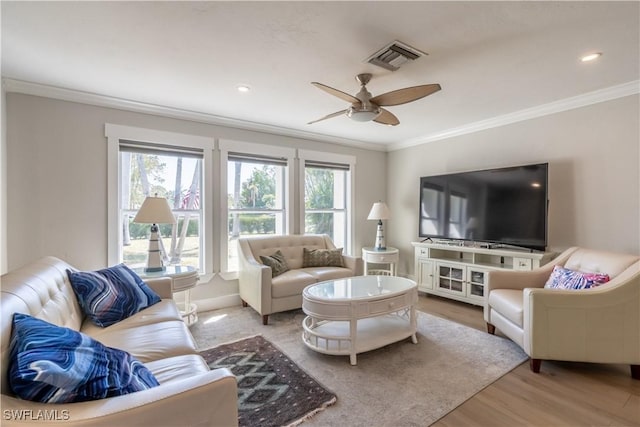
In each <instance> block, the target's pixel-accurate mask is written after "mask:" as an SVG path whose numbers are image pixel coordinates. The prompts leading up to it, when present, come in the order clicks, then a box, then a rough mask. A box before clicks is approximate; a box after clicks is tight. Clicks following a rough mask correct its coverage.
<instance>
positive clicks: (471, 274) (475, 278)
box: [466, 267, 488, 301]
mask: <svg viewBox="0 0 640 427" xmlns="http://www.w3.org/2000/svg"><path fill="white" fill-rule="evenodd" d="M487 272H488V270H485V269H482V268H477V267H467V272H466V273H467V297H469V298H471V299H474V300H480V301H481V300H483V299H484V287H485V285H486V283H487Z"/></svg>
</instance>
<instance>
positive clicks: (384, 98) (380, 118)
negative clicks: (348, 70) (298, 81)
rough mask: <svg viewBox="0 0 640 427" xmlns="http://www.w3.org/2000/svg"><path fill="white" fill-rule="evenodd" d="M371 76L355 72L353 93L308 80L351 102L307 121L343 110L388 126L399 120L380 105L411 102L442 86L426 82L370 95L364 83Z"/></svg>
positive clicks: (398, 122)
mask: <svg viewBox="0 0 640 427" xmlns="http://www.w3.org/2000/svg"><path fill="white" fill-rule="evenodd" d="M371 77H372V75H371V74H369V73H362V74H358V75H357V76H356V80H357V81H358V83H360V91H359V92H358V93H357V94H356V95H355V96H352V95H349V94H348V93H345V92H342V91H341V90H338V89H334V88H332V87H330V86H327V85H324V84H322V83H318V82H311V84H312V85H314V86H315V87H317V88H318V89H322V90H323V91H325V92H327V93H328V94H330V95H333V96H336V97H338V98H340V99H342V100H343V101H347V102H350V103H351V106H350V107H349V108H347V109H346V110H341V111H336V112H335V113H331V114H328V115H326V116H324V117H321V118H319V119H317V120H314V121H311V122H309V123H308V124H312V123H316V122H319V121H322V120H326V119H330V118H333V117H337V116H341V115H343V114H345V115H346V116H347V117H349V118H350V119H352V120H354V121H357V122H370V121H374V122H376V123H380V124H383V125H387V126H396V125H399V124H400V120H398V118H397V117H396V116H395V115H394V114H393V113H391V112H390V111H389V110H386V109H384V108H382V107H386V106H393V105H402V104H406V103H408V102H413V101H416V100H418V99H420V98H424V97H425V96H428V95H431V94H432V93H435V92H437V91H439V90H440V89H441V87H440V85H439V84H428V85H421V86H412V87H406V88H404V89H397V90H394V91H391V92H386V93H383V94H382V95H378V96H374V97H372V96H371V92H369V91H368V90H367V88H366V85H367V83H369V81H371Z"/></svg>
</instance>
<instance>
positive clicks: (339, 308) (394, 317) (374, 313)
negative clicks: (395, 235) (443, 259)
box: [302, 276, 418, 365]
mask: <svg viewBox="0 0 640 427" xmlns="http://www.w3.org/2000/svg"><path fill="white" fill-rule="evenodd" d="M417 301H418V288H417V286H416V283H415V282H414V281H412V280H409V279H405V278H402V277H395V276H358V277H350V278H346V279H337V280H329V281H326V282H321V283H316V284H314V285H309V286H307V287H306V288H305V289H304V291H303V293H302V310H303V311H304V312H305V313H306V314H307V317H305V319H304V320H303V322H302V326H303V332H302V341H303V342H304V343H305V345H307V347H309V348H311V349H312V350H315V351H317V352H320V353H324V354H331V355H349V361H350V362H351V364H352V365H355V364H356V363H357V359H356V355H357V354H358V353H363V352H366V351H370V350H374V349H377V348H380V347H384V346H386V345H388V344H391V343H394V342H397V341H401V340H403V339H406V338H409V337H411V341H412V342H413V343H414V344H417V343H418V339H417V337H416V331H417V321H416V310H415V304H416V303H417Z"/></svg>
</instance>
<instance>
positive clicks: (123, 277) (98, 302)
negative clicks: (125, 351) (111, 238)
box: [67, 264, 160, 327]
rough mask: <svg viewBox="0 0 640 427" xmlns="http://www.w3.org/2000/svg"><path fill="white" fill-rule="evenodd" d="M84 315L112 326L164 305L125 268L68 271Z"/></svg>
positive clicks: (95, 321)
mask: <svg viewBox="0 0 640 427" xmlns="http://www.w3.org/2000/svg"><path fill="white" fill-rule="evenodd" d="M67 274H68V275H69V281H71V286H72V287H73V290H74V291H75V293H76V296H77V297H78V302H79V303H80V307H82V310H83V311H84V313H85V314H86V315H87V316H89V318H90V319H91V320H92V321H93V323H95V324H96V325H98V326H102V327H105V326H109V325H113V324H114V323H117V322H119V321H121V320H124V319H126V318H127V317H129V316H131V315H133V314H136V313H137V312H139V311H140V310H142V309H145V308H147V307H149V306H151V305H153V304H155V303H157V302H159V301H160V297H159V296H158V295H157V294H156V293H155V292H154V291H153V290H152V289H151V288H150V287H149V286H147V284H146V283H144V282H143V281H142V279H141V278H140V276H138V275H137V274H136V273H135V272H134V271H132V270H131V269H130V268H129V267H127V266H126V265H124V264H119V265H116V266H114V267H110V268H105V269H103V270H98V271H78V272H74V271H71V270H67Z"/></svg>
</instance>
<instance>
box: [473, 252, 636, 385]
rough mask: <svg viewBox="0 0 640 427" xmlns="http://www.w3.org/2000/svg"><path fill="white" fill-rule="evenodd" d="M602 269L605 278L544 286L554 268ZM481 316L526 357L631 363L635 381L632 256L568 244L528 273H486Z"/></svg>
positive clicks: (536, 366)
mask: <svg viewBox="0 0 640 427" xmlns="http://www.w3.org/2000/svg"><path fill="white" fill-rule="evenodd" d="M556 265H559V266H563V267H565V268H567V269H571V270H577V271H581V272H587V273H606V274H608V275H609V277H610V278H611V280H610V281H609V282H607V283H605V284H603V285H600V286H597V287H593V288H590V289H579V290H573V289H571V290H564V289H547V288H544V285H545V283H546V281H547V279H548V278H549V276H550V274H551V272H552V271H553V268H554V266H556ZM484 318H485V321H486V322H487V331H488V332H489V333H491V334H493V333H494V332H495V328H496V327H497V328H498V329H499V330H500V331H501V332H502V333H503V334H505V335H506V336H507V337H509V338H510V339H511V340H513V341H514V342H516V343H517V344H518V345H520V346H521V347H522V348H523V349H524V351H525V353H527V355H528V356H529V357H530V358H531V359H530V362H529V363H530V367H531V370H532V371H533V372H540V365H541V362H542V360H563V361H574V362H593V363H614V364H628V365H630V366H631V376H632V377H633V378H635V379H640V257H638V256H635V255H626V254H618V253H611V252H603V251H596V250H588V249H583V248H577V247H573V248H570V249H567V250H566V251H565V252H563V253H562V254H561V255H560V256H558V258H556V259H555V260H554V261H553V262H551V263H549V264H547V265H545V266H543V267H541V268H538V269H535V270H533V271H492V272H490V273H489V276H488V281H487V288H486V292H485V303H484Z"/></svg>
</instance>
